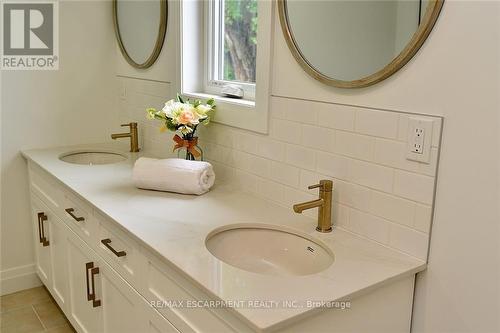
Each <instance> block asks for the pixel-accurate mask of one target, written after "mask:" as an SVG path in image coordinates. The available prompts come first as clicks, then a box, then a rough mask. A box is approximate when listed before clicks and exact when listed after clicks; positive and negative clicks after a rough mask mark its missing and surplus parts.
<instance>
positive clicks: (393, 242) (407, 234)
mask: <svg viewBox="0 0 500 333" xmlns="http://www.w3.org/2000/svg"><path fill="white" fill-rule="evenodd" d="M428 245H429V235H427V234H425V233H422V232H420V231H416V230H414V229H411V228H408V227H405V226H402V225H398V224H391V226H390V242H389V246H391V247H394V248H396V249H398V250H401V251H403V252H405V253H408V254H409V255H412V256H414V257H417V258H418V259H421V260H426V259H427V248H428Z"/></svg>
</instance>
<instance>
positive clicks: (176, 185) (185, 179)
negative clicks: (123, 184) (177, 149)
mask: <svg viewBox="0 0 500 333" xmlns="http://www.w3.org/2000/svg"><path fill="white" fill-rule="evenodd" d="M132 178H133V180H134V184H135V186H136V187H138V188H141V189H149V190H157V191H167V192H176V193H183V194H197V195H200V194H203V193H205V192H207V191H208V190H210V188H211V187H212V185H213V184H214V181H215V173H214V170H213V168H212V165H211V164H210V163H208V162H201V161H188V160H183V159H180V158H167V159H162V160H160V159H156V158H146V157H141V158H139V159H138V160H137V161H136V162H135V165H134V170H133V172H132Z"/></svg>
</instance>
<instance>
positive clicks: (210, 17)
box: [203, 0, 258, 101]
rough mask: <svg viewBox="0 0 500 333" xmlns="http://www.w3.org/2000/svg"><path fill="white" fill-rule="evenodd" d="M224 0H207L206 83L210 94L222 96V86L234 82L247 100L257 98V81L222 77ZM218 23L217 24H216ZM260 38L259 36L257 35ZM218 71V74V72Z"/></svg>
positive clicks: (205, 87) (205, 7) (205, 12)
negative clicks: (230, 79)
mask: <svg viewBox="0 0 500 333" xmlns="http://www.w3.org/2000/svg"><path fill="white" fill-rule="evenodd" d="M223 1H224V0H205V1H203V4H204V14H205V17H204V19H205V20H204V21H205V22H204V24H205V31H206V35H205V45H207V47H206V48H205V51H206V54H205V85H204V90H205V92H206V93H208V94H215V95H220V96H222V88H224V86H226V85H228V84H234V85H237V86H239V87H240V88H242V89H243V92H244V96H243V98H244V99H245V100H249V101H254V100H255V90H256V86H257V82H255V83H248V82H241V81H236V80H234V81H229V80H224V79H221V77H223V76H224V20H223V16H224V6H223V5H222V2H223ZM214 23H216V24H214ZM257 38H258V37H257ZM217 72H218V74H216V73H217Z"/></svg>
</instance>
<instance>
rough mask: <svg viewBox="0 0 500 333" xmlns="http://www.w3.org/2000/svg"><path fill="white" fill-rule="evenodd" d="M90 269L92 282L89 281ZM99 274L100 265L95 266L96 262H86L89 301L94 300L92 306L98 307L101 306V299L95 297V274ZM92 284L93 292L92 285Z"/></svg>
mask: <svg viewBox="0 0 500 333" xmlns="http://www.w3.org/2000/svg"><path fill="white" fill-rule="evenodd" d="M89 270H90V283H89ZM96 274H99V267H94V262H92V261H91V262H88V263H86V264H85V277H86V280H87V301H92V307H94V308H96V307H98V306H101V300H99V299H95V281H94V276H95V275H96ZM91 285H92V292H90V289H91V288H90V286H91Z"/></svg>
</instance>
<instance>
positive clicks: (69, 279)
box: [23, 145, 426, 333]
mask: <svg viewBox="0 0 500 333" xmlns="http://www.w3.org/2000/svg"><path fill="white" fill-rule="evenodd" d="M116 147H117V146H107V145H94V146H86V147H81V146H79V147H62V148H53V149H43V150H30V151H25V152H23V155H24V156H25V157H26V159H27V161H28V167H29V179H30V191H31V211H32V217H33V233H34V242H35V249H36V269H37V273H38V276H39V277H40V279H41V280H42V282H43V284H44V285H45V286H46V287H47V289H48V290H49V291H50V293H51V294H52V296H53V297H54V299H55V300H56V302H57V303H58V305H59V306H60V308H61V309H62V310H63V312H64V313H65V314H66V316H67V318H68V319H69V321H70V322H71V324H72V325H73V326H74V327H75V329H76V330H77V331H78V332H92V333H93V332H107V333H110V332H113V333H114V332H207V333H208V332H211V333H212V332H214V333H215V332H217V333H222V332H306V331H307V332H325V331H328V332H336V331H339V332H363V331H370V332H409V329H410V321H411V311H412V302H413V287H414V276H415V274H416V273H417V272H419V271H421V270H423V269H425V266H426V264H425V262H424V261H421V260H418V259H416V258H413V257H411V256H408V255H405V254H403V253H400V252H397V251H395V250H392V249H390V248H387V247H384V246H382V245H379V244H377V243H375V242H372V241H369V240H366V239H363V238H360V237H358V236H356V235H354V234H352V233H349V232H347V231H344V230H342V229H341V228H334V230H333V232H331V233H318V232H317V231H315V227H316V221H315V220H313V219H311V218H308V217H305V216H302V215H298V214H294V213H293V211H292V209H291V207H289V208H285V207H282V206H279V205H277V204H273V203H271V202H269V201H268V200H264V199H261V198H259V197H256V196H253V195H250V194H246V193H244V192H243V191H241V190H240V189H238V188H237V187H235V186H233V185H232V184H229V183H228V184H223V183H222V184H216V186H215V187H214V188H213V189H212V191H210V192H209V193H207V194H205V195H202V196H188V195H179V194H173V193H163V192H154V191H145V190H139V189H136V188H135V187H134V186H133V183H132V180H131V171H132V167H133V163H134V161H135V159H136V158H137V157H138V156H140V153H122V152H119V151H117V149H116ZM84 151H93V152H111V153H113V154H112V155H113V156H107V157H106V156H104V155H103V156H104V157H103V158H102V159H100V158H96V157H95V156H94V157H92V156H89V155H80V154H76V155H73V156H72V157H68V156H67V157H64V158H63V159H64V160H65V161H63V160H61V159H60V157H61V156H63V155H65V154H67V153H68V152H77V153H78V152H84ZM97 155H99V154H97ZM78 156H80V157H78ZM79 163H82V164H79ZM101 163H102V164H101ZM238 226H240V227H241V226H246V227H249V226H250V227H252V226H253V227H255V228H256V229H259V230H274V231H277V232H279V233H280V235H281V234H283V233H284V234H286V235H287V236H286V237H288V238H289V239H290V242H289V243H287V244H289V247H290V252H291V253H292V255H291V256H290V257H289V258H291V259H290V269H285V270H283V269H282V270H279V269H278V270H273V269H269V270H268V271H267V272H264V271H263V270H259V268H250V269H247V266H245V265H243V264H240V263H242V262H243V261H244V260H245V253H248V255H249V256H253V257H254V258H253V259H252V260H255V257H257V258H258V257H259V256H260V257H265V256H268V255H271V256H272V255H276V253H275V252H273V250H272V249H271V248H269V251H268V252H267V253H266V251H261V252H260V253H257V250H258V248H259V246H256V247H252V241H251V240H252V239H256V240H257V239H260V237H261V236H259V235H257V236H255V235H253V236H251V235H250V234H248V237H247V236H245V235H246V234H245V233H244V232H241V236H238V234H236V235H235V236H234V237H241V248H242V249H243V248H244V250H242V251H238V249H236V250H235V251H234V252H235V253H236V252H238V253H237V256H230V255H228V252H227V251H228V250H227V249H220V248H219V249H216V250H214V246H215V247H216V245H217V244H218V242H217V239H213V238H211V237H215V236H217V235H218V234H219V232H221V231H224V230H228V229H231V228H234V227H237V229H238ZM259 226H261V227H260V228H259ZM250 229H252V228H250ZM214 230H215V231H214ZM214 235H215V236H214ZM207 237H208V241H207ZM252 237H254V238H252ZM255 237H256V238H255ZM265 237H270V238H266V239H267V240H266V242H265V243H266V244H267V245H269V243H271V242H272V241H273V239H274V238H273V237H274V236H269V235H266V236H265ZM297 239H300V241H297ZM210 240H212V241H210ZM232 241H233V243H234V244H236V245H237V244H238V239H237V238H236V239H233V240H232ZM214 242H215V245H214ZM211 243H212V245H210V244H211ZM277 244H279V242H278V241H277ZM207 245H210V246H209V247H210V248H211V250H209V249H208V248H207ZM233 246H234V245H233ZM294 246H297V247H298V248H292V247H294ZM315 246H316V248H315ZM260 247H264V248H265V246H264V245H262V246H260ZM309 247H310V248H311V249H312V250H313V251H311V249H309ZM210 251H213V252H214V251H215V252H216V253H222V254H221V256H224V255H225V256H227V257H231V258H232V259H227V260H233V261H234V262H233V264H234V265H231V264H228V263H226V262H225V261H222V260H220V259H218V258H217V257H215V256H214V255H213V254H212V252H210ZM217 251H219V252H217ZM229 251H230V249H229ZM252 251H256V252H255V253H253V252H252ZM293 251H295V252H293ZM303 251H309V252H307V253H304V252H303ZM270 252H272V253H270ZM314 252H316V253H314ZM294 253H295V254H294ZM320 255H322V256H326V257H321V258H323V259H325V258H326V259H325V260H326V262H325V261H322V260H320V259H321V258H320V259H318V258H319V257H318V256H320ZM308 256H309V257H308ZM294 258H296V261H294V260H293V259H294ZM307 258H311V260H312V261H314V260H317V259H318V260H319V261H320V262H321V263H322V265H323V266H321V268H317V266H314V265H312V264H311V265H312V268H310V269H307V267H306V268H304V270H302V268H303V265H301V264H300V263H301V260H303V261H304V260H307ZM227 260H226V261H227ZM248 260H250V259H248ZM278 260H279V258H278ZM329 260H330V262H329ZM304 262H306V261H304ZM283 265H285V268H286V264H283ZM250 266H251V267H253V266H252V265H250ZM292 266H293V267H292ZM238 267H240V268H238ZM252 269H253V270H254V271H252ZM223 301H224V302H225V303H224V302H223ZM311 301H314V303H311ZM332 301H345V302H347V303H334V302H333V303H322V302H332ZM322 304H323V305H324V306H321V305H322ZM339 304H343V305H346V308H344V309H342V308H338V305H339Z"/></svg>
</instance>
